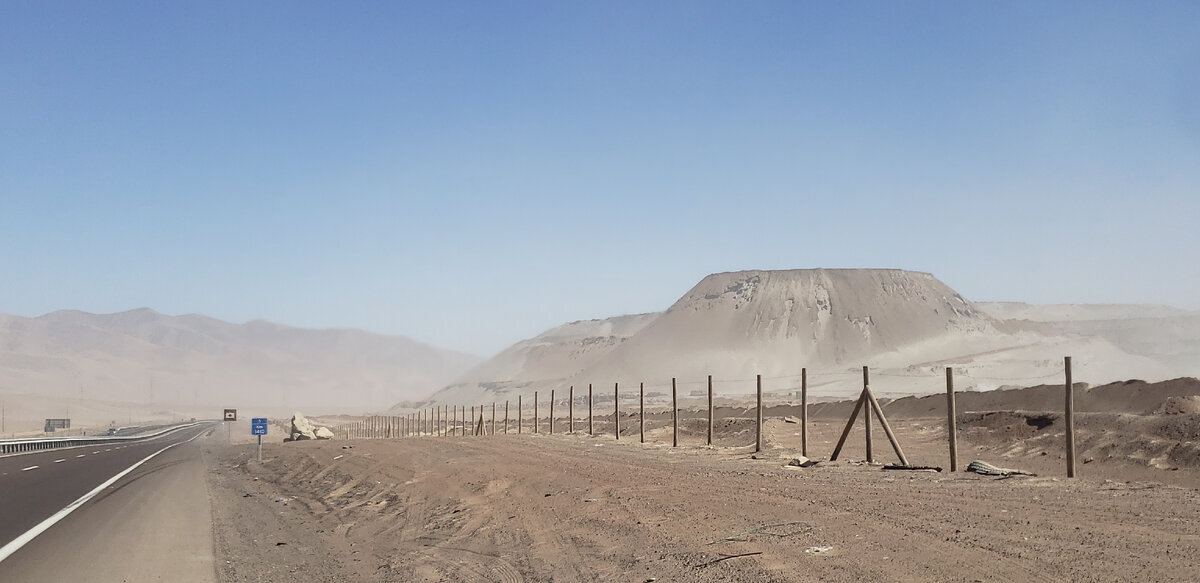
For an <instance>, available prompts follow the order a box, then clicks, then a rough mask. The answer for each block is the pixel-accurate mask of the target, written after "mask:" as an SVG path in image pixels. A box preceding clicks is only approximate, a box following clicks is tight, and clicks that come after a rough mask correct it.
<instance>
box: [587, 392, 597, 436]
mask: <svg viewBox="0 0 1200 583" xmlns="http://www.w3.org/2000/svg"><path fill="white" fill-rule="evenodd" d="M595 434H596V433H595V432H594V431H592V383H588V435H595Z"/></svg>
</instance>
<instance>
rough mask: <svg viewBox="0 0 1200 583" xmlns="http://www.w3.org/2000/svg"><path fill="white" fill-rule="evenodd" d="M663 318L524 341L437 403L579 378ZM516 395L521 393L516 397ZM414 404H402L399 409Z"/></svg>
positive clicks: (643, 317) (583, 325)
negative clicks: (581, 373)
mask: <svg viewBox="0 0 1200 583" xmlns="http://www.w3.org/2000/svg"><path fill="white" fill-rule="evenodd" d="M658 316H659V314H657V313H650V314H632V315H626V316H616V317H612V318H605V319H602V320H581V321H576V322H569V323H567V324H563V325H561V326H556V327H554V328H551V329H549V330H547V331H545V332H543V333H541V334H538V335H537V336H535V337H533V338H530V339H527V340H522V341H520V342H518V343H516V344H514V345H512V346H510V347H508V348H506V349H505V350H504V351H502V352H501V353H500V354H497V355H496V356H494V357H492V358H491V359H489V360H487V361H486V362H484V363H482V364H480V365H479V366H476V367H475V368H473V369H471V370H470V371H468V372H467V373H466V374H464V375H463V376H462V377H460V378H458V379H456V380H455V381H454V382H453V383H452V384H450V386H447V387H445V388H444V389H443V390H442V391H440V392H439V396H437V397H435V398H434V401H437V402H443V403H444V402H450V401H448V400H453V402H455V403H474V402H477V401H478V400H479V399H481V398H484V397H488V400H491V397H489V395H496V394H506V393H509V392H514V391H517V390H520V389H522V388H528V387H532V386H542V385H543V384H545V383H546V382H547V381H551V382H552V381H556V380H559V379H564V378H569V377H571V376H574V375H577V374H579V373H580V372H582V371H583V370H585V369H587V368H588V367H589V366H592V365H593V364H595V363H596V362H597V361H598V360H600V359H601V358H603V357H604V356H605V355H607V354H608V353H609V352H612V351H613V349H615V348H616V347H617V346H619V345H621V344H622V343H624V342H625V341H626V340H628V339H629V338H631V337H632V336H634V335H636V334H637V333H638V332H640V331H641V330H642V329H643V328H645V327H646V326H647V325H648V324H649V323H651V322H653V321H654V319H655V318H657V317H658ZM513 394H515V393H513ZM411 405H414V403H410V402H402V403H400V404H398V405H396V406H395V407H393V409H394V410H396V411H404V410H407V409H408V408H409V407H410V406H411Z"/></svg>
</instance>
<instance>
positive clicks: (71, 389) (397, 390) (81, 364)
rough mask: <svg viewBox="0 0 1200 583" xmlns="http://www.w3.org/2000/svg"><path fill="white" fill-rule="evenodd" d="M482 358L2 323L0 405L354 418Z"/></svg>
mask: <svg viewBox="0 0 1200 583" xmlns="http://www.w3.org/2000/svg"><path fill="white" fill-rule="evenodd" d="M479 360H480V359H479V358H477V357H474V356H471V355H467V354H462V353H458V352H453V351H449V350H441V349H437V348H434V347H431V346H428V345H425V344H422V343H420V342H417V341H415V340H411V339H409V338H403V337H394V336H382V335H378V334H371V333H368V332H363V331H359V330H305V329H299V328H290V327H287V326H281V325H278V324H272V323H270V322H265V321H254V322H249V323H246V324H231V323H228V322H223V321H220V320H215V319H213V318H209V317H206V316H199V315H186V316H168V315H164V314H160V313H158V312H155V311H154V310H150V309H138V310H132V311H128V312H122V313H117V314H89V313H86V312H78V311H59V312H53V313H51V314H46V315H44V316H40V317H36V318H25V317H19V316H10V315H5V314H0V394H8V395H14V394H35V395H38V396H39V397H41V398H47V397H49V398H54V397H63V398H69V399H79V400H80V401H83V400H88V401H107V402H127V403H137V404H145V403H153V404H154V405H155V406H160V407H162V408H163V409H181V408H186V409H189V410H195V409H196V408H209V409H214V410H215V412H214V413H213V416H219V414H220V411H219V409H220V408H222V407H238V408H243V409H247V410H249V409H252V408H253V409H255V410H256V411H258V412H261V413H262V414H286V413H287V412H289V411H291V410H294V409H296V408H303V409H304V410H315V411H322V412H341V411H344V412H362V411H365V410H372V409H379V408H382V407H385V406H387V405H390V404H391V403H394V402H396V401H397V400H401V399H412V398H417V397H425V396H427V395H428V394H429V393H430V392H431V391H433V390H435V389H436V388H438V387H441V386H445V384H446V383H447V382H449V381H451V380H453V379H454V378H455V377H457V376H459V375H461V374H462V373H463V372H465V371H466V370H468V369H469V368H470V367H471V366H473V365H475V364H477V363H478V362H479Z"/></svg>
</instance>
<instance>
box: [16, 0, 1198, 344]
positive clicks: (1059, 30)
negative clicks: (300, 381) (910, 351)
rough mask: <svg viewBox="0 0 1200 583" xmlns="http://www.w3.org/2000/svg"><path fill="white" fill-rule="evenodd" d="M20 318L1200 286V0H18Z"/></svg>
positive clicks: (510, 324) (433, 316) (453, 319)
mask: <svg viewBox="0 0 1200 583" xmlns="http://www.w3.org/2000/svg"><path fill="white" fill-rule="evenodd" d="M0 72H2V73H3V82H2V83H0V312H4V313H9V314H17V315H23V316H36V315H40V314H43V313H47V312H51V311H54V310H58V309H81V310H86V311H90V312H96V313H109V312H117V311H123V310H128V309H132V308H137V307H143V306H145V307H151V308H154V309H156V310H158V311H160V312H164V313H168V314H185V313H201V314H206V315H209V316H212V317H216V318H220V319H223V320H228V321H233V322H244V321H249V320H254V319H266V320H270V321H274V322H279V323H282V324H288V325H293V326H301V327H317V328H328V327H336V328H361V329H365V330H370V331H373V332H379V333H384V334H398V335H405V336H409V337H412V338H415V339H418V340H421V341H423V342H428V343H431V344H434V345H437V346H441V347H445V348H452V349H457V350H462V351H467V352H472V353H475V354H480V355H484V356H486V355H489V354H493V353H495V352H498V351H499V350H501V349H503V348H504V347H505V346H507V345H509V344H511V343H512V342H515V341H517V340H519V339H522V338H527V337H531V336H534V335H536V334H538V333H539V332H541V331H543V330H545V329H547V328H550V327H552V326H555V325H558V324H561V323H563V322H567V321H573V320H581V319H591V318H604V317H608V316H613V315H618V314H625V313H640V312H649V311H658V310H663V309H666V308H667V307H669V306H670V305H671V304H672V303H673V302H674V301H675V300H676V299H678V298H679V297H680V296H682V295H683V294H684V293H685V292H686V291H687V290H688V289H690V288H691V287H692V286H693V285H695V284H696V283H697V282H698V281H699V280H700V279H701V278H703V277H704V276H705V275H708V274H710V273H715V272H722V271H735V270H742V269H798V268H814V267H890V268H903V269H913V270H918V271H926V272H931V273H933V274H934V275H936V276H937V277H938V278H939V279H941V280H942V281H944V282H945V283H946V284H948V285H949V286H951V287H952V288H954V289H955V290H957V291H958V292H960V293H961V294H963V295H964V296H965V297H967V298H969V299H972V300H977V301H984V300H1006V301H1026V302H1035V303H1084V302H1088V303H1090V302H1105V303H1109V302H1112V303H1158V304H1168V305H1174V306H1178V307H1184V308H1190V309H1200V266H1198V265H1197V263H1198V260H1200V233H1198V222H1200V3H1195V2H1168V1H1163V2H1151V3H1142V2H1120V3H1110V2H1079V3H1074V2H1051V3H1046V2H1032V1H1024V2H931V3H930V2H848V3H818V2H794V1H789V2H769V1H761V2H665V1H664V2H642V1H636V2H619V1H606V2H559V1H552V2H496V1H481V2H454V1H437V2H304V1H294V0H289V1H285V2H253V3H246V2H215V1H205V2H189V1H182V2H132V1H131V2H94V1H86V2H68V1H56V2H42V1H24V0H8V1H5V2H0Z"/></svg>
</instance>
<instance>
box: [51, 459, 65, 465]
mask: <svg viewBox="0 0 1200 583" xmlns="http://www.w3.org/2000/svg"><path fill="white" fill-rule="evenodd" d="M65 461H67V458H63V459H60V460H54V463H56V464H61V463H63V462H65Z"/></svg>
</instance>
